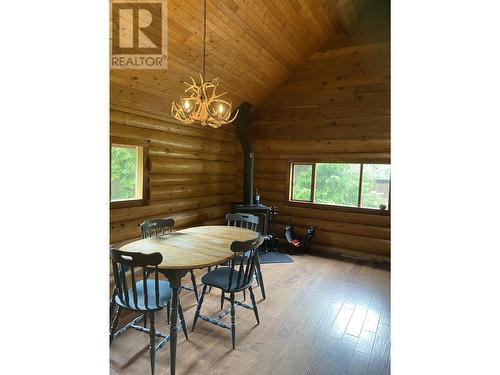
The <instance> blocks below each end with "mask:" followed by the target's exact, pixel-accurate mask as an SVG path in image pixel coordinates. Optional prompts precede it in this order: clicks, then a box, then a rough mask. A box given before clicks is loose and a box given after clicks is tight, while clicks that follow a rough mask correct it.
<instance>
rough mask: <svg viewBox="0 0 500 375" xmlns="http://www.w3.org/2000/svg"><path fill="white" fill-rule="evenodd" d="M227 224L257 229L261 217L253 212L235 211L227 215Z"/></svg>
mask: <svg viewBox="0 0 500 375" xmlns="http://www.w3.org/2000/svg"><path fill="white" fill-rule="evenodd" d="M226 220H227V225H228V226H233V227H239V228H245V229H250V230H253V231H257V225H259V217H258V216H255V215H252V214H245V213H234V214H227V215H226Z"/></svg>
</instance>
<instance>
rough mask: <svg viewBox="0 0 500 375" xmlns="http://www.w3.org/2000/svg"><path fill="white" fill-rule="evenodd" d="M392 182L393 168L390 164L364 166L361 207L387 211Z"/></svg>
mask: <svg viewBox="0 0 500 375" xmlns="http://www.w3.org/2000/svg"><path fill="white" fill-rule="evenodd" d="M390 181H391V166H390V165H389V164H364V165H363V183H362V185H361V186H362V188H361V207H366V208H378V209H380V208H383V209H387V208H388V207H389V185H390ZM381 206H383V207H381Z"/></svg>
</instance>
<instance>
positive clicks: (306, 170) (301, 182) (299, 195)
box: [292, 164, 312, 201]
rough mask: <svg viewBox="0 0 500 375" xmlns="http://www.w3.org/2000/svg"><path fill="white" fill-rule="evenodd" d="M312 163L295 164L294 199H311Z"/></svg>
mask: <svg viewBox="0 0 500 375" xmlns="http://www.w3.org/2000/svg"><path fill="white" fill-rule="evenodd" d="M311 181H312V165H310V164H309V165H302V164H295V165H294V166H293V181H292V199H293V200H307V201H308V200H311Z"/></svg>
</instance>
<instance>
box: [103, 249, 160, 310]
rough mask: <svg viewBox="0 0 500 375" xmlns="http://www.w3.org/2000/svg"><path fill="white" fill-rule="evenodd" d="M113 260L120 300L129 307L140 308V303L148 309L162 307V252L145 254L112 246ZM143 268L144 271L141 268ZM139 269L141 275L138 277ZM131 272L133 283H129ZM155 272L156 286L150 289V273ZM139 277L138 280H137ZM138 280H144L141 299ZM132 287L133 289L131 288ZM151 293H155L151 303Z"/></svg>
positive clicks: (116, 287)
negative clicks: (160, 269) (159, 269)
mask: <svg viewBox="0 0 500 375" xmlns="http://www.w3.org/2000/svg"><path fill="white" fill-rule="evenodd" d="M110 253H111V262H112V264H113V275H114V279H115V289H116V291H117V296H118V298H119V299H120V302H121V303H122V304H123V305H124V306H127V307H129V308H132V309H139V304H141V303H142V305H143V306H144V307H145V309H146V310H156V309H159V308H162V306H161V305H160V295H159V291H160V286H159V277H158V276H159V275H158V265H159V264H160V263H161V262H162V261H163V256H162V255H161V253H152V254H143V253H133V252H125V251H120V250H117V249H113V248H111V250H110ZM141 268H142V272H141V270H140V269H141ZM136 271H139V277H136ZM128 272H129V273H130V281H131V285H130V286H129V285H128V284H127V274H128ZM151 273H154V276H153V277H154V288H153V290H149V289H148V283H147V280H148V275H150V274H151ZM136 279H138V280H136ZM137 281H139V282H140V281H142V290H143V295H142V296H141V300H139V297H138V293H137ZM130 287H131V290H130ZM149 293H155V300H154V303H152V304H151V303H149V298H148V295H149Z"/></svg>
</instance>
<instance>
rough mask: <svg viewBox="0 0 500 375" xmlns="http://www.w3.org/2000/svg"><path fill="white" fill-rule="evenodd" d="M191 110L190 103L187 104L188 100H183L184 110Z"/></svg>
mask: <svg viewBox="0 0 500 375" xmlns="http://www.w3.org/2000/svg"><path fill="white" fill-rule="evenodd" d="M189 108H191V103H189V100H184V109H189Z"/></svg>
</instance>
